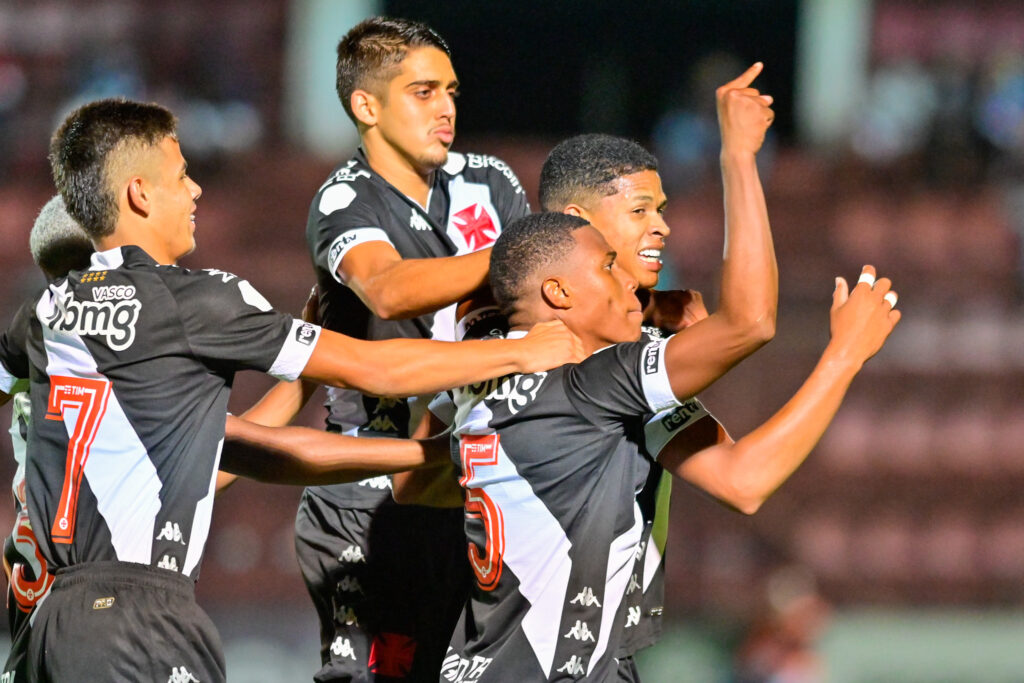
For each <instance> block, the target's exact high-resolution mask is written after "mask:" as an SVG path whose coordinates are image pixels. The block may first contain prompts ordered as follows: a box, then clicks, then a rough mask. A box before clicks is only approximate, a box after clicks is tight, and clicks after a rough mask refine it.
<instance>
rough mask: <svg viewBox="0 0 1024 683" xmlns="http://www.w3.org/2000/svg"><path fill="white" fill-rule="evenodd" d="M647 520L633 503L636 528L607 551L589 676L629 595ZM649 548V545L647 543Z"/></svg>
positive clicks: (606, 645)
mask: <svg viewBox="0 0 1024 683" xmlns="http://www.w3.org/2000/svg"><path fill="white" fill-rule="evenodd" d="M643 528H644V521H643V515H642V514H640V506H639V505H637V504H636V503H635V502H634V503H633V526H632V527H630V528H629V530H628V531H626V532H625V533H624V534H622V535H621V536H619V537H617V538H615V539H614V540H613V541H612V544H611V548H610V549H609V551H608V571H607V574H606V576H605V582H604V586H605V589H604V600H605V602H604V609H603V610H602V612H601V631H600V633H599V635H598V638H597V645H595V646H594V651H593V653H592V654H591V655H590V662H589V663H588V666H587V673H588V674H590V673H591V672H593V670H594V665H595V664H597V662H598V661H599V660H600V659H601V655H603V654H604V653H605V650H607V649H608V639H609V636H610V635H611V630H612V626H613V625H614V623H615V614H616V612H618V611H619V605H620V604H622V599H623V598H624V597H625V596H626V586H627V584H628V583H629V577H630V576H632V573H633V565H634V564H635V561H636V549H637V544H639V543H640V537H641V535H642V533H643ZM648 545H650V544H648Z"/></svg>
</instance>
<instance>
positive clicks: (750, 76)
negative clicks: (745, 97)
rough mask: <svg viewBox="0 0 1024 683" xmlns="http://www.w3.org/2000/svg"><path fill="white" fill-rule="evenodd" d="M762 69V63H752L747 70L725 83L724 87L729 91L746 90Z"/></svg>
mask: <svg viewBox="0 0 1024 683" xmlns="http://www.w3.org/2000/svg"><path fill="white" fill-rule="evenodd" d="M762 69H764V63H763V62H754V63H753V64H752V65H751V66H750V68H749V69H747V70H746V71H744V72H743V73H742V74H740V75H739V76H738V77H736V78H734V79H733V80H731V81H729V82H728V83H726V84H725V87H726V88H729V89H732V88H746V87H747V86H748V85H750V84H751V83H753V82H754V79H755V78H757V76H758V74H760V73H761V70H762Z"/></svg>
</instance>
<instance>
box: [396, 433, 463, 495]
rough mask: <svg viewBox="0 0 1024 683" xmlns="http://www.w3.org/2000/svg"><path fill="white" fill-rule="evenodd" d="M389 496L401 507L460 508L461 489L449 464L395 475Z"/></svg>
mask: <svg viewBox="0 0 1024 683" xmlns="http://www.w3.org/2000/svg"><path fill="white" fill-rule="evenodd" d="M447 438H448V437H445V440H447ZM391 495H392V496H393V497H394V499H395V501H396V502H398V503H402V504H403V505H427V506H430V507H443V508H457V507H462V487H461V486H459V483H458V482H457V481H456V480H455V475H454V472H453V470H452V467H451V465H450V464H447V465H445V466H442V467H431V468H426V469H419V470H413V471H411V472H401V473H399V474H396V475H395V476H394V478H393V479H392V482H391Z"/></svg>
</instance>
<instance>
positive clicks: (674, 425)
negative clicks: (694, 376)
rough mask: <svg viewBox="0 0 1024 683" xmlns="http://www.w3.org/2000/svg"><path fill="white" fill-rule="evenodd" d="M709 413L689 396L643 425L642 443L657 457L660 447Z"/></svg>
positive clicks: (648, 451)
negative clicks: (680, 403)
mask: <svg viewBox="0 0 1024 683" xmlns="http://www.w3.org/2000/svg"><path fill="white" fill-rule="evenodd" d="M710 414H711V413H709V412H708V410H707V408H705V407H704V405H703V404H702V403H701V402H700V401H698V400H697V399H696V398H691V399H689V400H688V401H686V402H684V403H683V404H682V405H680V406H677V407H675V408H670V409H668V410H663V411H661V412H660V413H658V414H657V415H655V416H654V417H652V418H651V419H650V420H648V421H647V424H646V425H644V441H645V444H644V445H645V446H646V447H647V453H648V454H650V456H651V457H652V458H654V459H657V458H658V454H659V453H661V449H663V448H664V447H665V444H667V443H668V442H669V441H671V440H672V439H673V437H675V436H676V435H677V434H681V433H682V432H683V430H684V429H686V428H687V427H689V426H690V425H692V424H693V423H694V422H696V421H697V420H699V419H701V418H702V417H704V416H705V415H710Z"/></svg>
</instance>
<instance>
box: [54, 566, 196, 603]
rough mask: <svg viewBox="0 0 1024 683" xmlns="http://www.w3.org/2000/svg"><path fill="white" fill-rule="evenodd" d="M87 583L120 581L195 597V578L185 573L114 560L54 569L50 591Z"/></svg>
mask: <svg viewBox="0 0 1024 683" xmlns="http://www.w3.org/2000/svg"><path fill="white" fill-rule="evenodd" d="M87 583H91V584H111V583H122V584H127V585H132V586H144V587H148V588H159V589H163V590H169V591H174V592H175V593H178V594H181V595H184V596H194V595H195V590H196V585H195V581H193V580H192V579H190V578H189V577H187V576H182V575H181V574H176V573H174V572H172V571H169V570H167V569H160V568H158V567H151V566H149V565H148V564H139V563H137V562H117V561H104V562H83V563H81V564H75V565H72V566H70V567H61V568H60V569H58V570H57V577H56V578H55V579H54V582H53V590H55V591H56V590H60V589H61V588H69V587H71V586H75V585H80V584H87Z"/></svg>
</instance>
